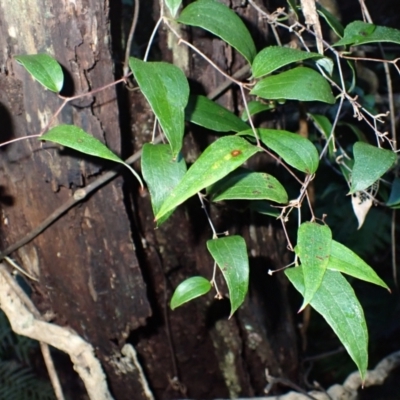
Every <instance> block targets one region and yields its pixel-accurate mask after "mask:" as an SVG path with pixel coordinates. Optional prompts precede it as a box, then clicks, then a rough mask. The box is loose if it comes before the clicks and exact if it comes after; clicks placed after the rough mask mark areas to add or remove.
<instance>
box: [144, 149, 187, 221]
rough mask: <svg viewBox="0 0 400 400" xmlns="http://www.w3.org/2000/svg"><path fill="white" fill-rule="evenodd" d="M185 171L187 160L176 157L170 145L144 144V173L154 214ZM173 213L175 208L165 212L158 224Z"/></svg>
mask: <svg viewBox="0 0 400 400" xmlns="http://www.w3.org/2000/svg"><path fill="white" fill-rule="evenodd" d="M185 173H186V163H185V160H184V159H183V158H182V157H181V156H180V155H178V157H177V158H176V159H174V158H173V156H172V151H171V147H170V146H169V145H167V144H157V145H153V144H150V143H146V144H145V145H144V146H143V148H142V174H143V178H144V180H145V181H146V183H147V186H148V187H149V191H150V195H151V205H152V207H153V212H154V215H156V214H157V213H158V211H159V210H160V207H161V204H162V203H163V202H164V200H165V199H166V198H167V197H168V195H169V194H170V193H171V192H172V190H173V189H174V188H175V187H176V185H177V184H178V183H179V182H180V181H181V179H182V178H183V176H184V175H185ZM172 213H173V210H171V211H170V212H169V213H167V214H165V215H164V217H163V218H161V219H160V220H158V221H157V224H158V225H161V224H162V223H163V222H165V221H166V220H167V219H168V217H169V216H170V215H171V214H172Z"/></svg>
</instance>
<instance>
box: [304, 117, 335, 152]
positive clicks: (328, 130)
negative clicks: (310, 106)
mask: <svg viewBox="0 0 400 400" xmlns="http://www.w3.org/2000/svg"><path fill="white" fill-rule="evenodd" d="M307 115H308V117H309V118H311V120H312V121H313V122H314V125H315V127H316V128H317V129H318V130H319V131H320V132H321V133H322V135H323V136H324V139H325V140H329V139H330V137H331V135H332V134H333V132H332V124H331V121H329V119H328V118H327V117H325V115H320V114H307ZM328 149H329V156H330V157H331V159H334V158H335V146H334V142H333V140H330V141H329V145H328Z"/></svg>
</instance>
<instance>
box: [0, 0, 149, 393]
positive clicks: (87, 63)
mask: <svg viewBox="0 0 400 400" xmlns="http://www.w3.org/2000/svg"><path fill="white" fill-rule="evenodd" d="M74 3H75V4H74ZM0 4H1V6H0V21H1V34H0V44H1V48H2V49H5V48H6V49H7V54H6V53H3V52H2V53H1V54H0V66H1V74H0V87H1V90H0V103H1V104H2V110H3V113H7V114H6V115H7V117H8V118H7V119H8V121H9V123H8V124H7V126H6V128H7V131H6V132H5V134H6V135H5V136H7V138H17V137H22V136H26V135H28V134H34V133H38V132H39V131H40V130H41V129H42V127H43V126H44V125H45V124H46V123H47V121H48V120H49V118H50V117H51V115H52V113H54V111H55V110H56V109H57V107H58V106H59V104H60V103H61V101H60V100H59V99H57V96H56V95H55V94H54V93H50V92H49V91H45V90H44V89H43V88H42V87H41V85H39V84H38V83H37V82H35V81H33V80H32V78H31V77H30V76H29V74H28V73H27V72H26V71H24V70H23V68H22V67H20V66H18V65H17V64H16V63H15V61H14V60H13V59H12V56H13V55H17V54H35V53H41V52H45V53H49V54H51V55H53V56H54V57H55V58H56V59H57V60H58V61H59V62H60V63H61V64H62V65H63V67H64V68H65V73H66V74H67V76H68V79H67V85H66V87H65V88H64V92H65V93H67V94H71V93H82V92H84V91H87V90H88V89H90V88H97V87H100V86H102V85H104V84H106V83H109V82H112V81H113V80H114V74H113V61H112V55H111V52H110V33H109V18H108V7H109V4H108V2H107V1H94V0H93V1H79V0H78V1H76V2H69V1H67V2H63V1H57V0H54V1H50V2H49V1H42V0H31V1H24V2H19V3H15V2H9V1H6V0H2V1H1V2H0ZM115 98H116V92H115V88H110V89H107V90H105V91H103V92H101V93H98V94H96V96H95V97H90V96H89V97H85V98H83V99H82V100H81V101H77V102H76V103H75V104H74V105H72V106H68V107H66V108H65V109H64V111H63V112H62V115H61V116H60V117H59V118H58V120H57V121H55V123H57V124H59V123H69V124H76V125H78V126H81V127H82V128H83V129H85V130H86V131H87V132H90V133H91V134H92V135H94V136H95V137H97V138H98V139H100V140H102V141H103V142H105V143H107V145H108V146H109V147H110V148H112V149H113V150H115V151H116V152H117V153H119V151H120V129H119V121H118V108H117V103H116V101H115ZM5 139H6V137H4V136H3V137H2V141H4V140H5ZM1 151H2V156H1V161H0V163H1V166H0V169H1V174H2V183H1V185H2V187H4V191H5V192H6V193H7V196H9V197H10V198H11V199H12V204H8V205H7V204H4V202H3V204H2V213H3V222H4V221H7V224H3V225H2V244H3V247H5V246H6V245H8V244H12V243H13V242H15V241H16V240H18V239H20V238H21V237H23V236H24V235H25V234H26V233H27V232H28V231H29V230H31V229H33V228H35V226H37V225H38V224H39V223H40V222H41V221H42V220H44V219H45V218H46V217H47V216H48V215H49V214H50V213H51V212H52V211H53V210H54V209H56V208H57V207H58V206H59V205H61V204H62V203H63V202H64V201H66V200H67V199H68V198H69V197H70V196H72V195H73V192H74V190H76V189H77V188H79V187H82V186H84V185H86V184H88V183H90V182H91V181H92V180H93V179H95V177H96V175H98V174H100V173H101V171H102V169H104V168H110V167H113V165H110V164H104V163H102V162H99V161H98V160H94V159H89V158H86V157H83V156H82V155H80V154H77V153H74V152H70V151H66V150H62V151H60V148H59V147H58V146H55V145H52V144H44V145H41V144H40V142H38V141H37V140H36V139H33V140H29V141H23V142H18V143H15V144H12V145H10V146H8V147H7V148H6V149H2V150H1ZM122 185H123V179H122V178H121V177H119V178H117V179H116V180H114V181H113V182H112V183H110V184H108V185H106V186H104V187H103V188H101V189H100V190H99V191H98V192H96V194H95V195H93V196H91V197H90V198H89V199H88V200H87V201H85V202H84V203H83V204H81V205H80V206H78V207H75V208H74V209H72V210H71V211H69V212H68V213H67V214H66V215H64V216H63V217H62V218H61V219H59V220H58V221H57V222H55V223H54V224H53V225H52V226H51V227H49V228H48V229H47V230H46V231H45V232H44V233H42V234H41V235H40V236H38V237H37V238H36V239H35V240H34V241H33V242H31V243H29V244H28V245H26V246H24V247H23V248H21V249H19V250H18V252H17V253H18V254H13V256H14V257H16V258H18V260H19V261H20V262H21V264H22V265H23V266H24V267H25V268H26V269H28V270H30V271H32V272H33V273H34V274H37V275H38V276H39V277H40V282H39V285H38V286H36V285H35V289H36V290H37V292H38V293H39V294H40V297H41V299H40V300H41V302H45V303H46V305H45V306H46V307H50V308H51V310H53V311H54V312H55V313H56V320H55V321H56V322H57V323H61V324H67V325H69V326H70V327H71V328H73V329H74V330H76V331H77V332H78V333H80V334H81V335H82V336H83V337H84V338H86V339H87V340H89V341H90V342H91V343H92V344H93V345H94V346H95V348H96V349H97V352H98V356H99V357H100V358H101V359H102V360H103V364H104V367H105V369H106V371H107V373H108V374H109V377H110V382H111V386H112V388H113V390H114V394H115V396H116V398H118V399H123V398H131V397H130V396H128V397H125V396H126V393H129V392H130V393H132V392H135V393H138V397H137V398H140V395H139V393H140V391H141V387H140V385H138V383H137V380H136V379H134V378H135V374H134V373H132V374H131V376H128V375H123V374H121V373H120V371H118V368H117V367H115V366H114V364H113V363H112V362H111V361H110V360H112V359H113V358H115V357H116V356H117V355H118V354H119V347H118V345H116V343H123V341H124V339H125V338H126V337H127V336H128V334H129V332H130V331H131V330H132V329H136V328H137V327H139V326H140V325H142V324H143V323H144V322H145V319H146V318H147V317H148V316H149V315H150V313H151V311H150V308H149V304H148V302H147V298H146V288H145V284H144V282H143V279H142V275H141V272H140V267H139V264H138V260H137V258H136V255H135V250H134V245H133V243H132V240H131V235H130V224H129V219H128V216H127V214H126V212H125V207H124V197H123V191H122V190H121V188H122Z"/></svg>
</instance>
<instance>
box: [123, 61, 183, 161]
mask: <svg viewBox="0 0 400 400" xmlns="http://www.w3.org/2000/svg"><path fill="white" fill-rule="evenodd" d="M129 66H130V68H131V69H132V71H133V74H134V76H135V79H136V81H137V83H138V85H139V87H140V90H141V91H142V92H143V94H144V96H145V97H146V99H147V101H148V102H149V104H150V107H151V108H152V110H153V112H154V114H155V115H156V117H157V119H158V121H159V123H160V125H161V127H162V129H163V131H164V133H165V136H166V137H167V139H168V141H169V143H170V145H171V148H172V153H173V155H174V157H176V156H177V154H178V153H179V151H180V150H181V148H182V140H183V134H184V129H185V107H186V105H187V103H188V100H189V84H188V82H187V79H186V77H185V75H184V73H183V72H182V71H181V70H180V69H179V68H178V67H176V66H175V65H172V64H168V63H165V62H144V61H141V60H138V59H136V58H133V57H131V58H130V59H129Z"/></svg>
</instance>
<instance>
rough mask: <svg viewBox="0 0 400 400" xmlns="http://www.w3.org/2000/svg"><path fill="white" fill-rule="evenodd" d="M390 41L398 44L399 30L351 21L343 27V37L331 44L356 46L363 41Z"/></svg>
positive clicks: (399, 41) (399, 39)
mask: <svg viewBox="0 0 400 400" xmlns="http://www.w3.org/2000/svg"><path fill="white" fill-rule="evenodd" d="M376 42H378V43H382V42H391V43H397V44H400V30H398V29H394V28H388V27H386V26H377V25H373V24H368V23H367V22H363V21H353V22H351V23H350V24H349V25H347V26H346V28H345V29H344V35H343V38H342V39H340V40H339V41H338V42H336V43H335V44H334V45H333V46H347V45H352V46H357V45H361V44H365V43H376Z"/></svg>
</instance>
